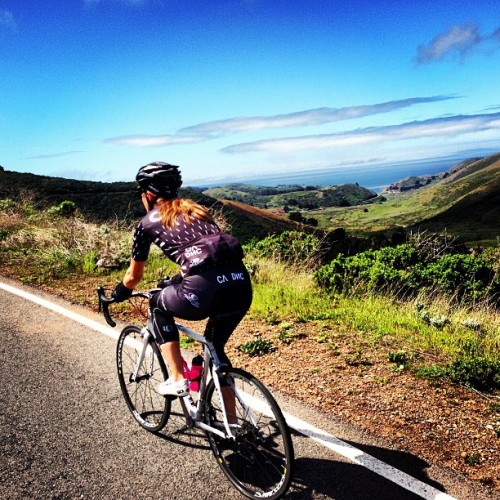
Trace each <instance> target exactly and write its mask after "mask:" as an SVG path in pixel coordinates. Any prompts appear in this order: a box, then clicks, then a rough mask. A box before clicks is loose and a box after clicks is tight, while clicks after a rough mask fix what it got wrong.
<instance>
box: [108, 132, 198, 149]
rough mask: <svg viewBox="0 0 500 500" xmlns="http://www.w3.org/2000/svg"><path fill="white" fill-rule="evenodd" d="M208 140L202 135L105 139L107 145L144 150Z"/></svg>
mask: <svg viewBox="0 0 500 500" xmlns="http://www.w3.org/2000/svg"><path fill="white" fill-rule="evenodd" d="M205 140H207V138H206V137H204V136H202V135H194V136H189V135H184V136H183V135H168V134H164V135H124V136H121V137H111V138H109V139H105V140H104V143H105V144H114V145H116V146H137V147H142V148H147V147H157V146H175V145H177V144H193V143H196V142H202V141H205Z"/></svg>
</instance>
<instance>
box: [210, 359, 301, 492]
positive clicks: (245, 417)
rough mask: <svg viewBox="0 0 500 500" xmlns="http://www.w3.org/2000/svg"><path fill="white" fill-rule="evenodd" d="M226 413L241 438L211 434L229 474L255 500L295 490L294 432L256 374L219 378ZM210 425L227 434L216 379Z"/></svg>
mask: <svg viewBox="0 0 500 500" xmlns="http://www.w3.org/2000/svg"><path fill="white" fill-rule="evenodd" d="M219 380H220V382H221V385H222V391H223V395H224V396H223V399H224V403H225V406H226V413H227V416H228V420H229V422H230V424H231V427H232V429H233V430H234V433H235V436H236V437H235V439H231V438H221V437H219V436H218V435H217V434H215V433H212V432H210V431H208V432H207V435H208V439H209V442H210V447H211V448H212V451H213V453H214V455H215V458H216V459H217V462H218V463H219V465H220V466H221V468H222V470H223V472H224V473H225V474H226V476H227V477H228V478H229V480H230V481H231V482H232V483H233V485H234V486H235V487H236V489H238V490H239V491H240V492H241V493H243V494H244V495H246V496H247V497H249V498H268V499H274V498H279V497H280V496H282V495H283V494H284V493H285V492H286V491H287V490H288V488H289V486H290V483H291V480H292V477H293V470H294V451H293V445H292V439H291V436H290V430H289V428H288V426H287V424H286V422H285V418H284V417H283V414H282V412H281V410H280V408H279V406H278V404H277V403H276V401H275V400H274V398H273V396H272V395H271V393H270V392H269V391H268V390H267V389H266V387H265V386H264V385H263V384H262V383H261V382H260V381H259V380H257V379H256V378H255V377H254V376H253V375H250V374H249V373H247V372H245V371H244V370H240V369H237V368H230V369H229V370H228V371H227V372H226V373H225V374H223V375H219ZM205 404H206V407H205V422H206V423H207V424H208V425H210V426H212V427H216V428H219V429H221V430H223V428H224V426H223V417H222V409H221V404H220V399H219V397H218V395H217V391H216V389H215V384H214V381H213V380H211V381H210V383H209V385H208V387H207V395H206V403H205Z"/></svg>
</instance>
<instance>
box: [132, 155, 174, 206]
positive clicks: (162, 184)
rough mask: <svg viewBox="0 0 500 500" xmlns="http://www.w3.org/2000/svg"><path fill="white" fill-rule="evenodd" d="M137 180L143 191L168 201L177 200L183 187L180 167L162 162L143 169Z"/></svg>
mask: <svg viewBox="0 0 500 500" xmlns="http://www.w3.org/2000/svg"><path fill="white" fill-rule="evenodd" d="M135 180H136V182H137V184H139V189H140V190H141V191H150V192H151V193H153V194H154V195H155V196H157V197H161V198H167V199H172V198H175V197H176V196H177V191H178V190H179V188H180V187H181V185H182V177H181V173H180V170H179V167H178V166H177V165H170V164H169V163H164V162H161V161H155V162H153V163H148V164H147V165H144V167H141V168H140V169H139V172H137V176H136V178H135Z"/></svg>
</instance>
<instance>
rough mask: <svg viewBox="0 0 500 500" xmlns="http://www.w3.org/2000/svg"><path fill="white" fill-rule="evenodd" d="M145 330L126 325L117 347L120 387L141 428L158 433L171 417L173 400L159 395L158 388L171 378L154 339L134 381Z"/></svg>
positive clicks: (150, 342)
mask: <svg viewBox="0 0 500 500" xmlns="http://www.w3.org/2000/svg"><path fill="white" fill-rule="evenodd" d="M142 346H143V336H142V335H141V328H139V327H138V326H135V325H129V326H126V327H125V328H124V329H123V330H122V332H121V333H120V336H119V337H118V343H117V346H116V367H117V371H118V380H119V381H120V388H121V391H122V394H123V397H124V399H125V402H126V403H127V406H128V409H129V410H130V412H131V413H132V416H133V417H134V418H135V420H136V421H137V422H138V423H139V425H140V426H141V427H143V428H144V429H146V430H148V431H150V432H158V431H160V430H161V429H162V428H163V427H164V426H165V424H166V423H167V421H168V419H169V417H170V408H171V400H170V399H168V398H165V397H164V396H162V395H160V394H158V393H157V392H156V387H157V386H158V384H159V383H160V382H163V381H164V380H166V378H167V377H168V372H167V368H166V366H165V362H164V361H163V358H162V356H161V354H160V351H159V349H158V346H157V345H156V343H155V342H154V340H153V339H151V340H150V341H149V349H148V352H147V353H146V356H145V358H144V361H143V363H142V366H141V368H140V370H139V372H138V377H137V379H136V380H132V374H133V372H134V368H135V364H136V362H137V360H138V358H139V354H140V352H141V351H142Z"/></svg>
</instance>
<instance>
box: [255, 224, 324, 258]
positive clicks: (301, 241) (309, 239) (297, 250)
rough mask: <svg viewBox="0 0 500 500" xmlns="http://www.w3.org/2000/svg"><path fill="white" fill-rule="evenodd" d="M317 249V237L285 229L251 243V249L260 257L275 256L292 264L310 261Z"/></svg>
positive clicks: (318, 246)
mask: <svg viewBox="0 0 500 500" xmlns="http://www.w3.org/2000/svg"><path fill="white" fill-rule="evenodd" d="M319 249H320V240H319V238H318V237H317V236H314V235H312V234H307V233H304V232H301V231H285V232H283V233H281V234H278V235H272V236H268V237H267V238H264V239H263V240H260V241H259V242H257V243H254V244H253V245H252V250H254V251H255V252H256V254H257V255H258V256H260V257H268V258H275V259H278V260H283V261H286V262H290V263H294V264H301V263H306V264H308V263H310V262H311V260H312V259H313V258H314V256H315V254H316V253H317V252H318V251H319Z"/></svg>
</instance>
